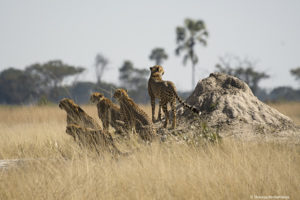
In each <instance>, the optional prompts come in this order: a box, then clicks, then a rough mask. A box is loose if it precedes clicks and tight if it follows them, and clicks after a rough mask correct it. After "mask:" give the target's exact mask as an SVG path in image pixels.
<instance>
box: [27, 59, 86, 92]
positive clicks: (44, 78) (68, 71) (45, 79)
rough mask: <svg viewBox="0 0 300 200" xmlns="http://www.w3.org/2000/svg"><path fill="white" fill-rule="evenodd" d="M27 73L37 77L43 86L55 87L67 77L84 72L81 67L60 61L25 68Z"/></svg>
mask: <svg viewBox="0 0 300 200" xmlns="http://www.w3.org/2000/svg"><path fill="white" fill-rule="evenodd" d="M25 71H26V72H27V73H31V74H34V75H36V76H39V78H40V81H41V83H42V84H43V85H44V86H49V87H57V86H59V85H60V84H61V83H62V81H63V80H64V79H65V78H66V77H69V76H74V75H76V74H80V73H82V72H83V71H84V68H82V67H74V66H71V65H68V64H65V63H63V62H62V61H60V60H52V61H49V62H46V63H44V64H39V63H36V64H33V65H30V66H28V67H26V69H25Z"/></svg>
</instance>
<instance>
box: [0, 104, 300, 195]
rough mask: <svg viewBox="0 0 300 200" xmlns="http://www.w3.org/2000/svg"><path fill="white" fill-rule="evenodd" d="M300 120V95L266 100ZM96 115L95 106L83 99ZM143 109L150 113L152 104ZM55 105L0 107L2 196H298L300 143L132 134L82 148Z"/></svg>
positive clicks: (89, 111)
mask: <svg viewBox="0 0 300 200" xmlns="http://www.w3.org/2000/svg"><path fill="white" fill-rule="evenodd" d="M270 105H271V106H272V107H275V108H276V109H278V110H279V111H280V112H282V113H284V114H286V115H288V116H289V117H291V118H292V119H293V120H294V122H295V123H296V124H297V125H300V103H277V104H270ZM83 108H84V110H86V111H87V113H89V114H90V115H91V116H93V117H94V118H95V119H98V118H97V111H96V108H95V106H83ZM144 109H145V110H146V111H147V112H148V113H149V114H150V107H149V106H146V107H144ZM65 118H66V114H65V112H64V111H62V110H60V109H59V108H58V106H42V107H38V106H29V107H9V106H2V107H0V137H1V139H0V159H2V160H4V159H5V160H6V159H9V160H10V159H21V160H22V161H20V162H16V164H15V165H13V166H11V167H7V168H3V169H0V199H1V200H2V199H24V200H27V199H75V200H76V199H208V200H209V199H211V200H217V199H251V195H252V196H253V198H255V196H254V195H256V196H262V195H271V196H289V198H290V199H297V198H299V196H300V168H299V166H300V145H299V144H298V145H295V144H285V143H280V144H279V143H274V142H260V141H257V142H242V141H237V140H233V139H226V138H224V139H223V140H222V141H221V142H220V143H217V144H210V143H203V144H201V145H187V144H185V143H161V142H159V141H155V142H153V143H152V144H151V145H146V144H138V143H135V141H133V142H132V146H135V147H138V148H136V149H138V150H136V151H134V153H133V154H131V155H129V156H120V157H118V158H112V157H111V155H110V154H109V153H105V152H103V153H102V154H101V155H98V154H96V153H95V152H91V151H88V150H86V149H82V148H79V147H78V145H76V144H75V143H74V142H73V141H72V139H71V138H70V137H69V136H68V135H67V134H65V127H66V121H65Z"/></svg>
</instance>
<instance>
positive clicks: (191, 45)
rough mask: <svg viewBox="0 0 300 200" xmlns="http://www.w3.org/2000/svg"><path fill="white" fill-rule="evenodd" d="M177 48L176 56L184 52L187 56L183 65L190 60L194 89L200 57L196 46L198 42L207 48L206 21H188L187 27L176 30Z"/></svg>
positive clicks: (186, 22) (186, 21) (179, 27)
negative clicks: (196, 68)
mask: <svg viewBox="0 0 300 200" xmlns="http://www.w3.org/2000/svg"><path fill="white" fill-rule="evenodd" d="M176 36H177V38H176V40H177V45H178V46H177V48H176V51H175V52H176V55H178V56H179V55H180V53H181V52H182V51H185V52H186V54H185V55H184V57H183V64H184V65H186V63H187V61H188V60H190V61H191V63H192V88H193V87H194V86H195V66H196V64H197V63H198V56H197V55H196V53H195V45H196V42H197V41H198V42H199V44H201V45H203V46H206V44H207V42H206V40H207V37H208V32H207V30H206V26H205V23H204V21H202V20H192V19H186V20H185V26H184V27H182V26H178V27H177V28H176Z"/></svg>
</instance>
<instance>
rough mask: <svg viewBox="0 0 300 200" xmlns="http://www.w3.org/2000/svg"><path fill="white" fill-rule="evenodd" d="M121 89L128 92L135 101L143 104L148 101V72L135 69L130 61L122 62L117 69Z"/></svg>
mask: <svg viewBox="0 0 300 200" xmlns="http://www.w3.org/2000/svg"><path fill="white" fill-rule="evenodd" d="M119 73H120V75H119V79H120V82H121V87H123V88H126V89H127V90H128V91H129V94H130V96H132V98H134V99H135V101H137V102H140V103H145V102H147V101H148V96H147V94H148V91H147V78H148V75H149V70H147V69H138V68H135V67H134V66H133V64H132V62H131V61H128V60H126V61H124V63H123V65H122V66H121V67H120V69H119Z"/></svg>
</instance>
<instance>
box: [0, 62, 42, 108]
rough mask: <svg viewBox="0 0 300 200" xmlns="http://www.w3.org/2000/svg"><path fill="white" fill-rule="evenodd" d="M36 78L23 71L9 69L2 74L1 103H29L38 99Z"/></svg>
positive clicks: (0, 82)
mask: <svg viewBox="0 0 300 200" xmlns="http://www.w3.org/2000/svg"><path fill="white" fill-rule="evenodd" d="M36 86H37V79H36V77H34V76H32V75H30V74H27V73H25V72H24V71H23V70H19V69H15V68H8V69H6V70H3V71H2V72H1V73H0V103H4V104H21V103H29V102H30V101H32V100H33V99H35V98H36V97H37V95H38V94H37V90H36Z"/></svg>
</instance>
